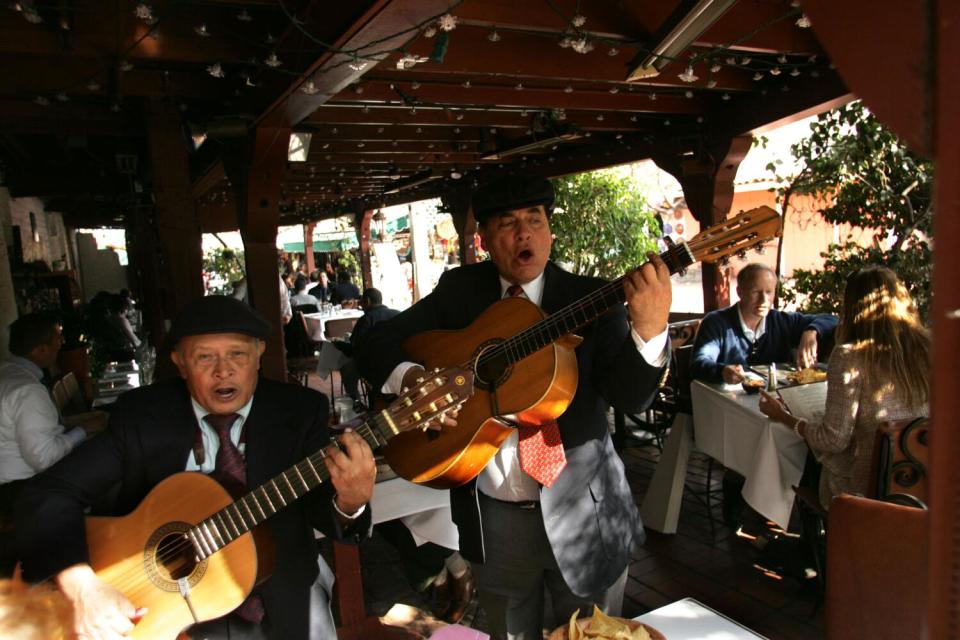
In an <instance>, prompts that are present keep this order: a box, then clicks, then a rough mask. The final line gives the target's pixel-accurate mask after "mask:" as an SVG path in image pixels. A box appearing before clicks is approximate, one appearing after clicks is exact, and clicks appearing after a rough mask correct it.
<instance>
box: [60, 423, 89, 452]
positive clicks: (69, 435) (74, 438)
mask: <svg viewBox="0 0 960 640" xmlns="http://www.w3.org/2000/svg"><path fill="white" fill-rule="evenodd" d="M63 437H64V439H65V440H66V441H67V442H69V443H70V449H71V450H73V449H74V448H75V447H76V446H77V445H78V444H80V443H81V442H83V441H84V440H86V439H87V432H86V431H84V430H83V428H82V427H74V428H73V429H70V431H67V432H66V433H64V434H63Z"/></svg>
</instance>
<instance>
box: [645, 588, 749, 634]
mask: <svg viewBox="0 0 960 640" xmlns="http://www.w3.org/2000/svg"><path fill="white" fill-rule="evenodd" d="M634 620H638V621H640V622H642V623H644V624H648V625H650V626H651V627H653V628H654V629H656V630H657V631H659V632H660V633H662V634H663V635H664V636H665V637H667V638H669V640H764V638H763V636H761V635H759V634H757V633H754V632H753V631H751V630H750V629H747V628H746V627H744V626H743V625H741V624H739V623H737V622H734V621H733V620H731V619H730V618H728V617H726V616H724V615H721V614H719V613H717V612H716V611H714V610H713V609H711V608H710V607H707V606H705V605H703V604H700V603H699V602H697V601H696V600H694V599H693V598H684V599H683V600H677V601H676V602H674V603H671V604H668V605H666V606H665V607H660V608H659V609H654V610H653V611H651V612H649V613H645V614H643V615H642V616H640V617H639V618H634Z"/></svg>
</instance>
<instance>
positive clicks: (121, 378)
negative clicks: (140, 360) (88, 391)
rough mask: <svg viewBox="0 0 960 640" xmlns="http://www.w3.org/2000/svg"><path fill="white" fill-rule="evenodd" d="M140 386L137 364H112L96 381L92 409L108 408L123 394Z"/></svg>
mask: <svg viewBox="0 0 960 640" xmlns="http://www.w3.org/2000/svg"><path fill="white" fill-rule="evenodd" d="M139 386H140V371H139V370H138V368H137V363H136V362H119V363H110V364H108V365H107V366H106V368H105V369H104V370H103V373H102V374H100V376H99V377H98V378H96V379H95V380H94V398H93V401H92V402H91V403H90V406H91V408H93V409H98V408H101V407H106V406H108V405H111V404H113V403H114V402H116V401H117V398H119V397H120V396H121V395H122V394H123V393H125V392H127V391H130V390H131V389H135V388H137V387H139Z"/></svg>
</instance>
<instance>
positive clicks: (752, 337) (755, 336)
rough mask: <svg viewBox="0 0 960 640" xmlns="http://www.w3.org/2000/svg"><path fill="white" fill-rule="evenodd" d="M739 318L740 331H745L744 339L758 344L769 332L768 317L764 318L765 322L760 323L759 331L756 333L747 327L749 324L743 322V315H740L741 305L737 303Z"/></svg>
mask: <svg viewBox="0 0 960 640" xmlns="http://www.w3.org/2000/svg"><path fill="white" fill-rule="evenodd" d="M737 318H739V319H740V329H741V330H743V335H744V337H745V338H746V339H747V340H749V341H750V342H756V341H757V340H759V339H760V337H761V336H763V334H764V333H766V330H767V316H763V320H762V321H761V322H760V326H759V327H757V330H756V331H754V330H753V329H751V328H750V327H748V326H747V323H746V322H744V320H743V314H742V313H740V304H739V303H737Z"/></svg>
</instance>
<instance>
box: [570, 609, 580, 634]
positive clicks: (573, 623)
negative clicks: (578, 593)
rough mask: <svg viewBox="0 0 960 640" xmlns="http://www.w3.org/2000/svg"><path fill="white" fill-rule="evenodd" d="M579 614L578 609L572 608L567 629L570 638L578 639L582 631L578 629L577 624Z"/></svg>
mask: <svg viewBox="0 0 960 640" xmlns="http://www.w3.org/2000/svg"><path fill="white" fill-rule="evenodd" d="M578 615H580V609H574V610H573V615H571V616H570V625H569V628H568V629H567V637H568V638H569V639H570V640H580V638H581V637H582V635H583V633H582V632H581V631H580V627H579V626H578V625H577V616H578Z"/></svg>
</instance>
